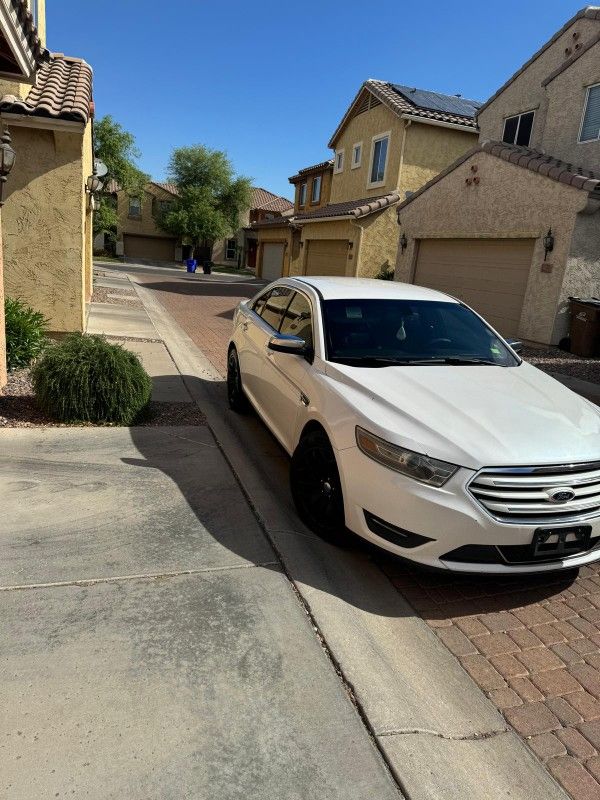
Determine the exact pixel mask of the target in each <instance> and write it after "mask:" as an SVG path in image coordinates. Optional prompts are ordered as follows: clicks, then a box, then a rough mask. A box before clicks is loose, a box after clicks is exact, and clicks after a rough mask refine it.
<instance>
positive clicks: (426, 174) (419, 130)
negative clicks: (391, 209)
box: [398, 122, 477, 199]
mask: <svg viewBox="0 0 600 800" xmlns="http://www.w3.org/2000/svg"><path fill="white" fill-rule="evenodd" d="M476 144H477V131H475V130H474V131H473V132H472V133H470V132H468V131H460V130H453V129H451V128H442V127H439V126H437V125H424V124H421V123H418V122H412V123H411V124H410V125H409V126H408V128H407V129H406V140H405V144H404V158H403V163H402V169H401V172H400V179H399V184H398V185H399V188H400V192H401V198H402V199H404V193H405V192H414V191H416V190H417V189H419V188H420V187H421V186H423V184H425V183H427V181H430V180H431V179H432V178H434V177H435V176H436V175H437V174H438V173H440V172H441V171H442V170H443V169H445V168H446V167H447V166H448V165H449V164H451V163H452V162H453V161H455V160H456V159H457V158H458V157H459V156H461V155H462V154H463V153H466V151H467V150H470V149H471V148H472V147H474V146H475V145H476Z"/></svg>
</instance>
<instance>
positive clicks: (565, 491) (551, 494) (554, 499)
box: [546, 486, 575, 503]
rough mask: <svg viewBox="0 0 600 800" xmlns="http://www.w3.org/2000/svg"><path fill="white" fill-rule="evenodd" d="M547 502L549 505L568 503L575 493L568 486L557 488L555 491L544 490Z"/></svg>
mask: <svg viewBox="0 0 600 800" xmlns="http://www.w3.org/2000/svg"><path fill="white" fill-rule="evenodd" d="M546 494H547V495H548V500H550V502H551V503H568V502H569V500H572V499H573V498H574V497H575V492H574V491H573V489H571V487H570V486H559V487H558V488H556V489H546Z"/></svg>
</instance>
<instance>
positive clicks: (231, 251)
mask: <svg viewBox="0 0 600 800" xmlns="http://www.w3.org/2000/svg"><path fill="white" fill-rule="evenodd" d="M236 253H237V242H236V240H235V239H227V241H226V242H225V258H226V259H227V261H234V260H235V256H236Z"/></svg>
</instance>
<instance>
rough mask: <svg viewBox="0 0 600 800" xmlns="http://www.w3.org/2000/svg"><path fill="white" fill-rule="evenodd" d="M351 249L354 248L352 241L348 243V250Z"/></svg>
mask: <svg viewBox="0 0 600 800" xmlns="http://www.w3.org/2000/svg"><path fill="white" fill-rule="evenodd" d="M353 247H354V242H353V241H352V239H350V240H349V242H348V250H352V248H353Z"/></svg>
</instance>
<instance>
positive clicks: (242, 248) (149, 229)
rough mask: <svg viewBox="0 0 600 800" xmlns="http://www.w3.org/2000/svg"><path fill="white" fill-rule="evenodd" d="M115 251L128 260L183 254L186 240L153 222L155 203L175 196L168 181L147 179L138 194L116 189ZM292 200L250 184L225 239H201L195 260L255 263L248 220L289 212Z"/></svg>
mask: <svg viewBox="0 0 600 800" xmlns="http://www.w3.org/2000/svg"><path fill="white" fill-rule="evenodd" d="M116 194H117V214H118V224H117V242H116V253H117V255H119V256H124V257H125V258H127V259H130V260H134V261H135V260H142V261H154V262H166V263H173V262H177V261H181V260H182V259H184V258H187V257H188V255H189V251H190V247H189V244H187V243H186V242H183V241H182V240H181V239H178V238H175V237H173V236H170V235H169V234H167V233H165V232H164V231H163V230H162V229H161V228H160V227H159V226H158V224H157V222H156V216H157V211H159V210H160V209H159V207H164V206H167V205H168V204H169V203H172V202H173V200H174V199H175V198H176V197H177V187H176V186H175V185H174V184H172V183H159V182H157V181H150V182H149V183H148V184H146V186H145V187H144V190H143V192H141V193H140V194H139V195H131V194H129V193H128V192H126V191H124V190H117V192H116ZM292 208H293V206H292V203H291V202H290V201H289V200H288V199H287V198H285V197H280V196H279V195H276V194H273V192H269V191H267V190H266V189H262V188H259V187H257V188H254V189H253V190H252V196H251V201H250V208H249V209H248V210H247V211H246V212H245V214H244V215H243V216H242V219H241V220H240V227H239V228H238V230H236V231H232V232H231V234H230V235H229V236H228V237H227V238H225V239H218V240H216V241H214V242H205V243H204V246H202V247H200V248H199V249H197V251H196V258H197V259H198V260H199V261H204V260H205V259H206V260H209V261H212V262H213V263H214V264H217V265H220V266H228V267H235V268H239V267H246V266H247V267H250V268H254V266H255V264H256V252H257V234H256V232H255V231H254V229H253V227H252V223H254V222H259V221H261V220H263V219H272V218H276V217H280V216H281V215H282V214H283V213H288V212H291V210H292Z"/></svg>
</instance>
